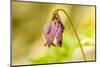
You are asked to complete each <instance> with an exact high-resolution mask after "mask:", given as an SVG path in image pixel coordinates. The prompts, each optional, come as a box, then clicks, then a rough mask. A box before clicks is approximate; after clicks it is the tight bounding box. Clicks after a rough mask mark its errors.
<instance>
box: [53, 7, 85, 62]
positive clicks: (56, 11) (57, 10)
mask: <svg viewBox="0 0 100 67" xmlns="http://www.w3.org/2000/svg"><path fill="white" fill-rule="evenodd" d="M59 11H62V12H64V13H65V15H66V16H67V18H68V19H69V21H70V24H71V26H72V28H73V31H74V33H75V35H76V38H77V41H78V43H79V46H80V48H81V52H82V54H83V58H84V60H85V61H86V56H85V53H84V50H83V47H82V44H81V42H80V39H79V36H78V34H77V31H76V29H75V27H74V25H73V23H72V21H71V19H70V17H69V15H68V13H67V12H66V11H65V10H63V9H56V10H55V11H54V13H53V15H55V14H56V13H58V12H59Z"/></svg>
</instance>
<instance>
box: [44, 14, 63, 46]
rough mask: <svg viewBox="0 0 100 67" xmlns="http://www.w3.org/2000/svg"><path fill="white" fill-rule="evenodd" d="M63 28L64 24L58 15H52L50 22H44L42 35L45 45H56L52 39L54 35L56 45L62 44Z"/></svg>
mask: <svg viewBox="0 0 100 67" xmlns="http://www.w3.org/2000/svg"><path fill="white" fill-rule="evenodd" d="M63 30H64V25H63V24H62V23H61V20H60V18H59V15H58V14H57V15H55V16H54V17H53V20H52V23H51V24H46V25H45V26H44V30H43V31H44V37H45V39H46V44H45V46H47V45H48V47H50V45H53V46H56V45H55V44H54V43H53V41H54V39H55V37H56V40H57V45H58V46H60V47H61V46H62V33H63Z"/></svg>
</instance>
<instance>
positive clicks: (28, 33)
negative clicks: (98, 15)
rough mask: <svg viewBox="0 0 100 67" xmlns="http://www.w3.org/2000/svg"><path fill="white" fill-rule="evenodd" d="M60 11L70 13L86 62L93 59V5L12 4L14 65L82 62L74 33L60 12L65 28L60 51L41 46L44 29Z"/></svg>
mask: <svg viewBox="0 0 100 67" xmlns="http://www.w3.org/2000/svg"><path fill="white" fill-rule="evenodd" d="M59 8H61V9H64V10H65V11H66V12H67V13H68V14H69V16H70V18H71V21H72V22H73V24H74V26H75V28H76V31H77V33H78V35H79V38H80V41H81V44H82V46H83V49H84V52H85V55H86V59H87V60H86V61H94V60H95V45H96V44H95V6H82V5H67V4H66V5H65V4H50V3H37V2H16V1H12V64H13V65H27V64H46V63H61V62H77V61H84V59H83V56H82V53H81V49H80V46H79V43H78V41H77V38H76V36H75V33H74V31H73V29H72V26H71V25H70V22H69V20H68V19H67V17H66V16H65V14H64V13H63V12H59V14H60V16H61V19H62V22H63V24H64V26H65V30H64V33H63V43H62V48H59V47H53V46H52V47H51V48H48V47H44V44H45V39H44V38H43V27H44V25H45V24H46V23H49V22H50V21H51V18H52V13H53V11H54V10H55V9H59Z"/></svg>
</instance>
